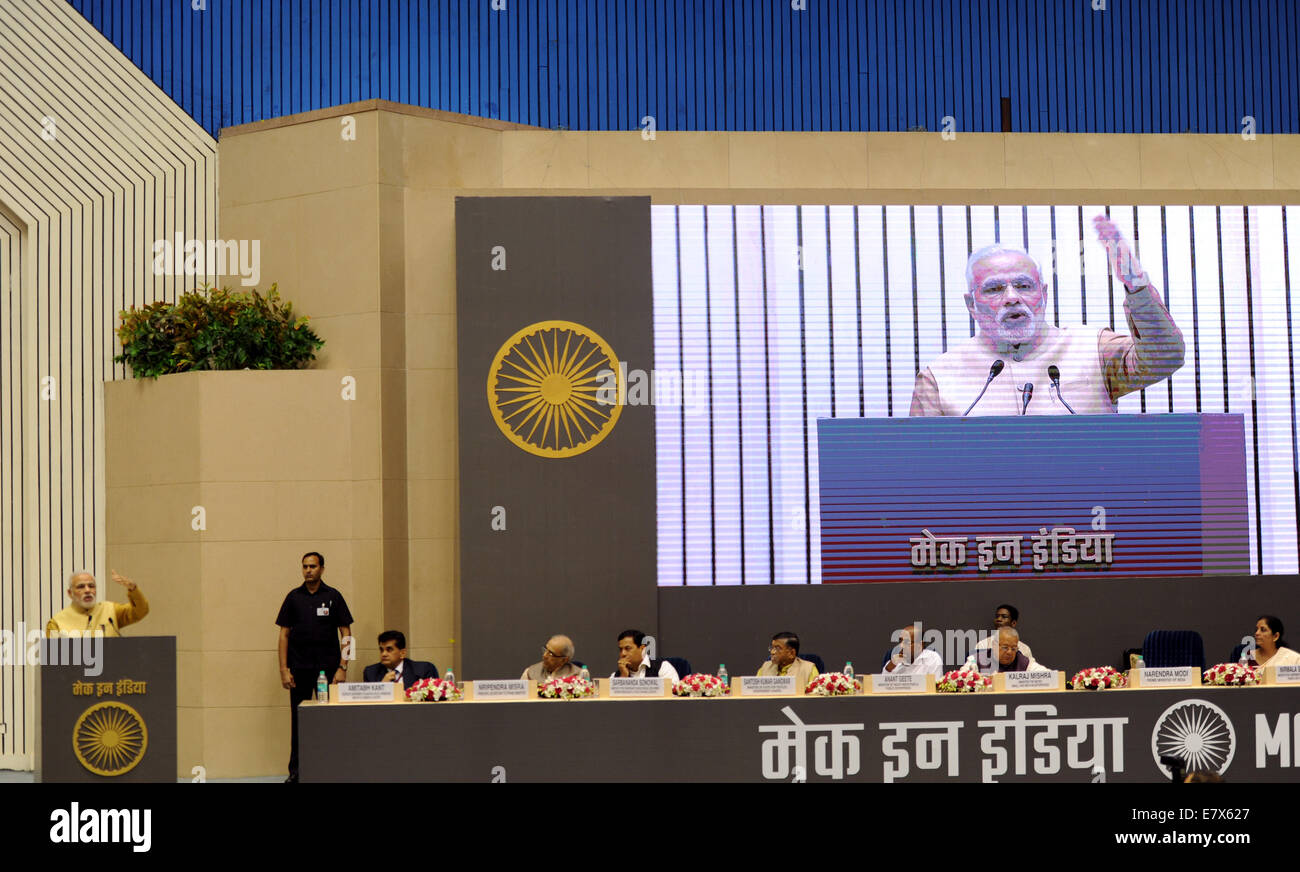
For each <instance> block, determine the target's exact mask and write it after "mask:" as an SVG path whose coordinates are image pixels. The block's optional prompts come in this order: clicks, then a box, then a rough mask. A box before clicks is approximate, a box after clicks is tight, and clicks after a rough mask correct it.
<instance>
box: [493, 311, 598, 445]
mask: <svg viewBox="0 0 1300 872" xmlns="http://www.w3.org/2000/svg"><path fill="white" fill-rule="evenodd" d="M622 379H623V376H622V372H621V370H620V368H619V365H618V358H617V357H616V356H615V355H614V349H612V348H610V346H609V343H608V342H606V341H605V340H604V339H602V338H600V336H598V335H596V333H595V332H594V331H592V330H589V329H587V328H586V327H583V326H582V325H581V324H575V323H573V322H572V321H540V322H538V323H536V324H530V325H529V326H527V327H525V328H524V329H522V330H520V331H519V332H518V333H516V334H515V335H514V336H511V337H510V338H509V339H507V340H506V341H505V344H504V345H502V346H501V350H500V351H498V352H497V354H496V358H495V359H494V360H493V361H492V368H491V369H490V370H488V378H487V396H488V406H490V407H491V409H492V419H493V420H494V421H496V424H497V427H499V428H500V429H501V432H502V433H503V434H505V437H506V438H507V439H509V440H510V441H511V442H513V443H514V444H515V445H517V446H519V447H520V448H522V449H523V450H525V451H527V452H528V453H530V454H536V455H537V456H539V457H572V456H574V455H575V454H581V453H582V452H584V451H587V450H589V449H591V448H594V447H595V446H596V445H597V444H598V443H599V442H600V441H601V440H602V439H604V438H605V437H606V436H608V435H609V432H610V431H611V430H613V429H614V424H616V423H617V422H618V416H619V414H620V413H621V412H622V406H621V405H619V402H618V401H619V399H620V398H621V397H622V395H623V383H622Z"/></svg>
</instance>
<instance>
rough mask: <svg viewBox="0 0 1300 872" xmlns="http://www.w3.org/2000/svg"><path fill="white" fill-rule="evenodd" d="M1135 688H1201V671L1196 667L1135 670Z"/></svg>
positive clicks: (1132, 673)
mask: <svg viewBox="0 0 1300 872" xmlns="http://www.w3.org/2000/svg"><path fill="white" fill-rule="evenodd" d="M1130 675H1131V676H1136V677H1137V680H1136V681H1135V682H1133V685H1134V686H1135V687H1200V685H1201V670H1200V669H1197V668H1196V667H1195V666H1167V667H1165V668H1163V669H1150V668H1148V669H1134V670H1133V671H1132V672H1131V673H1130Z"/></svg>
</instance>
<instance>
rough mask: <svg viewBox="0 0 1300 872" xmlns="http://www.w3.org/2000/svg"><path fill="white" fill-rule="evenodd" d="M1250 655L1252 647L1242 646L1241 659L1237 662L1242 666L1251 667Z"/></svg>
mask: <svg viewBox="0 0 1300 872" xmlns="http://www.w3.org/2000/svg"><path fill="white" fill-rule="evenodd" d="M1250 654H1251V651H1250V646H1249V645H1242V646H1241V657H1239V658H1238V660H1237V662H1239V663H1240V664H1241V665H1242V666H1249V665H1250Z"/></svg>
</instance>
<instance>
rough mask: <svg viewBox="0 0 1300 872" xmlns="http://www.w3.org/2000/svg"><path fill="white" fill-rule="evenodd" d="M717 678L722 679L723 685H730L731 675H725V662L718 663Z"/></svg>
mask: <svg viewBox="0 0 1300 872" xmlns="http://www.w3.org/2000/svg"><path fill="white" fill-rule="evenodd" d="M718 678H720V679H721V680H722V686H723V687H731V677H730V676H729V675H727V664H725V663H719V664H718Z"/></svg>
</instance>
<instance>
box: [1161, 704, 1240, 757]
mask: <svg viewBox="0 0 1300 872" xmlns="http://www.w3.org/2000/svg"><path fill="white" fill-rule="evenodd" d="M1236 750H1237V736H1236V732H1235V731H1234V730H1233V728H1232V721H1231V720H1230V719H1229V718H1228V716H1227V715H1226V714H1224V712H1223V709H1221V708H1219V707H1218V706H1217V705H1215V704H1214V703H1212V702H1206V701H1205V700H1203V699H1185V700H1182V701H1181V702H1176V703H1174V704H1173V705H1171V706H1170V707H1169V708H1167V709H1165V713H1164V714H1163V715H1161V716H1160V717H1159V718H1158V719H1157V720H1156V725H1155V729H1153V730H1152V731H1151V755H1152V756H1153V757H1154V758H1155V761H1156V766H1157V767H1158V768H1159V769H1160V771H1161V772H1163V773H1164V774H1165V775H1166V776H1167V775H1169V769H1168V768H1167V767H1165V766H1163V765H1162V764H1161V763H1160V758H1161V757H1181V758H1182V760H1183V762H1184V764H1185V765H1186V771H1188V772H1213V773H1215V774H1217V775H1222V774H1223V773H1224V771H1225V770H1226V769H1227V768H1228V766H1229V764H1231V763H1232V755H1233V753H1234V752H1235V751H1236Z"/></svg>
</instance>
